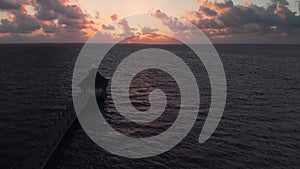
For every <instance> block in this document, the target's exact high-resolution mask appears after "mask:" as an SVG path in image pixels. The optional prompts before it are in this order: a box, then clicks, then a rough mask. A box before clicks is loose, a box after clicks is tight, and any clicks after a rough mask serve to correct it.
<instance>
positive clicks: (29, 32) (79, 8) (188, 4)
mask: <svg viewBox="0 0 300 169" xmlns="http://www.w3.org/2000/svg"><path fill="white" fill-rule="evenodd" d="M297 10H298V9H297V5H296V0H290V1H287V0H266V1H258V0H247V1H244V0H235V1H232V0H219V1H210V0H187V1H184V2H183V1H182V0H163V1H159V0H151V1H149V0H145V1H140V0H127V1H119V0H111V1H109V2H108V1H104V0H11V1H8V0H0V19H1V22H0V43H68V42H70V43H82V42H85V41H86V40H87V39H88V38H89V37H91V36H93V35H94V34H95V33H96V32H97V31H98V30H102V31H103V32H104V35H105V38H106V39H105V42H109V38H121V39H122V37H123V38H124V37H127V36H128V35H136V37H141V38H142V39H143V41H142V42H143V43H146V42H147V40H146V39H149V37H150V36H149V35H142V34H143V32H144V31H146V30H147V31H150V32H153V33H155V32H156V31H158V30H160V29H169V30H170V31H173V32H174V31H177V32H179V31H180V30H181V29H183V28H181V26H182V25H181V23H180V22H178V21H177V20H176V18H175V17H173V16H178V17H179V18H181V19H183V20H185V21H186V22H189V23H193V24H194V25H196V26H197V27H198V28H199V29H200V30H202V31H203V32H204V33H205V34H206V35H207V36H208V37H209V39H210V40H211V41H212V42H213V43H293V44H299V43H300V40H299V39H300V16H299V14H298V13H297V12H298V11H297ZM140 13H149V15H151V16H152V17H155V18H156V19H157V21H153V22H151V23H149V22H148V21H147V20H143V19H137V20H130V21H127V20H126V19H125V20H124V19H122V18H124V17H126V16H131V15H136V14H140ZM114 22H118V23H117V24H116V25H114V26H112V25H111V24H112V23H114ZM161 25H163V26H161ZM125 35H126V36H125ZM168 36H170V35H168ZM152 38H153V37H152ZM160 38H162V37H160ZM158 40H159V39H158ZM149 43H150V42H149ZM164 43H167V41H165V42H164ZM170 43H171V42H170Z"/></svg>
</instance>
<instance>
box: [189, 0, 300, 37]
mask: <svg viewBox="0 0 300 169" xmlns="http://www.w3.org/2000/svg"><path fill="white" fill-rule="evenodd" d="M198 4H199V5H200V7H199V10H198V11H192V12H191V11H190V12H189V15H191V16H193V17H191V18H192V19H191V18H190V19H189V21H191V22H192V23H193V24H195V25H196V26H198V27H199V28H200V29H202V30H203V31H204V32H205V33H206V34H207V35H208V36H210V37H214V36H216V37H217V36H219V37H222V38H224V37H225V38H226V37H229V36H235V35H237V36H240V37H241V36H243V35H245V36H247V37H248V38H251V37H254V36H267V35H272V36H276V37H278V36H283V35H285V36H286V35H290V34H291V32H292V31H294V30H295V29H296V30H299V29H300V16H297V15H296V13H295V12H292V11H291V10H290V9H289V8H288V5H289V3H288V1H287V0H271V1H270V3H269V5H268V6H267V7H260V6H257V5H255V4H249V3H246V4H245V5H235V4H234V3H233V1H232V0H224V1H221V2H220V1H218V2H212V1H207V0H198ZM186 18H188V17H186ZM250 35H251V36H250ZM268 37H269V36H268Z"/></svg>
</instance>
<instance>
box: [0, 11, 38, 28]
mask: <svg viewBox="0 0 300 169" xmlns="http://www.w3.org/2000/svg"><path fill="white" fill-rule="evenodd" d="M25 6H26V5H23V6H22V7H21V8H20V9H19V10H13V11H11V12H10V14H11V15H12V16H13V18H12V20H8V19H2V20H1V25H0V32H1V33H22V34H29V33H32V32H34V31H36V30H38V29H40V28H41V26H40V24H39V22H38V21H37V20H36V19H35V17H33V16H30V15H28V14H27V12H26V10H25Z"/></svg>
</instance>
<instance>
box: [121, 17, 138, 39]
mask: <svg viewBox="0 0 300 169" xmlns="http://www.w3.org/2000/svg"><path fill="white" fill-rule="evenodd" d="M118 25H119V27H120V28H121V29H122V30H123V33H122V34H121V36H124V37H129V36H132V35H134V32H133V31H134V30H136V29H134V28H131V27H130V26H129V24H128V21H127V20H126V19H122V20H120V22H119V23H118Z"/></svg>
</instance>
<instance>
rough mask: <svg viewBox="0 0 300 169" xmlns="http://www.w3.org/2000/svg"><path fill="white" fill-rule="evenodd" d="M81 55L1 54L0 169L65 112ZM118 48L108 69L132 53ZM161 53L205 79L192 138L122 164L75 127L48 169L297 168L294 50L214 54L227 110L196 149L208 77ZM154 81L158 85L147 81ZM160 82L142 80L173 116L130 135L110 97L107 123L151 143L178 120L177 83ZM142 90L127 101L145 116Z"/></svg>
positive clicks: (298, 95) (32, 48)
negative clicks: (163, 97)
mask: <svg viewBox="0 0 300 169" xmlns="http://www.w3.org/2000/svg"><path fill="white" fill-rule="evenodd" d="M82 46H83V44H1V45H0V110H1V111H0V168H1V169H10V168H12V167H13V166H14V165H15V164H16V163H17V162H18V161H20V160H22V159H23V158H24V156H25V154H26V152H27V151H29V150H30V149H32V148H33V147H35V146H37V145H38V144H39V141H40V140H41V138H42V137H43V135H47V133H48V132H49V128H51V126H52V125H53V124H54V122H55V121H56V122H57V120H58V117H59V116H60V114H61V113H62V112H64V111H65V110H66V106H67V105H70V104H71V102H72V74H73V69H74V64H75V62H76V59H77V57H78V54H79V52H80V50H81V48H82ZM156 47H157V46H156ZM121 48H122V49H121V50H117V51H119V52H120V53H118V54H115V55H113V56H114V57H115V58H112V60H111V61H115V60H118V58H119V57H120V56H123V55H125V54H127V53H130V51H131V50H132V49H135V48H138V45H124V46H121ZM164 48H168V49H170V50H172V51H173V52H174V53H176V54H178V55H182V56H185V59H184V60H185V61H186V62H188V63H190V67H191V68H192V69H194V70H195V72H194V74H196V76H197V75H199V77H201V78H202V79H201V83H200V84H201V85H200V93H201V106H200V111H199V115H198V118H197V121H196V123H195V125H194V127H193V129H192V130H191V131H190V133H189V134H188V136H187V137H186V138H185V139H184V140H183V141H182V142H181V143H180V144H178V145H177V146H175V147H174V148H172V149H171V150H170V151H168V152H166V153H163V154H160V155H158V156H155V157H149V158H143V159H128V158H124V157H119V156H117V155H113V154H110V153H109V152H107V151H105V150H104V149H102V148H100V147H98V146H97V145H96V144H95V143H93V142H92V141H91V139H90V138H89V137H88V136H87V135H86V134H85V132H84V131H83V130H82V128H81V126H80V124H79V123H78V121H75V122H74V124H73V125H72V126H71V128H70V129H69V131H68V132H67V134H66V135H65V136H64V138H63V139H62V141H61V142H60V144H59V145H58V147H57V148H56V149H55V151H54V153H53V154H52V156H51V158H50V159H49V161H48V162H47V164H46V166H45V168H46V169H98V168H113V169H119V168H121V169H129V168H130V169H140V168H143V169H154V168H155V169H156V168H160V169H167V168H171V169H185V168H186V169H202V168H203V169H206V168H222V169H223V168H230V169H232V168H248V169H257V168H268V169H269V168H272V169H275V168H295V169H298V168H300V46H297V45H246V44H245V45H215V48H216V50H217V52H218V53H219V55H220V58H221V60H222V62H223V66H224V69H225V73H226V78H227V87H228V89H227V90H228V91H227V102H226V107H225V111H224V114H223V117H222V120H221V122H220V124H219V126H218V128H217V129H216V131H215V133H214V134H213V135H212V137H211V138H210V139H209V140H208V141H207V142H205V143H203V144H199V143H198V137H199V133H200V131H201V129H202V127H203V124H204V121H205V118H206V115H207V113H208V110H209V106H210V105H209V103H210V92H211V91H210V86H209V82H208V81H209V80H208V77H207V74H206V73H205V71H204V70H205V69H203V66H202V67H201V65H197V64H194V63H195V61H194V60H192V59H191V58H192V57H189V55H188V54H187V53H184V50H182V49H181V48H180V46H176V45H166V46H164ZM112 63H113V62H112ZM112 63H110V64H112ZM114 66H116V65H114ZM197 67H199V70H198V69H197ZM107 73H110V72H107ZM153 74H154V75H155V76H156V77H155V78H153V77H151V75H153ZM165 76H167V75H165V74H164V73H163V72H155V71H152V72H151V71H148V72H143V73H142V74H141V76H140V80H142V81H145V80H147V81H149V82H159V84H158V85H159V86H160V87H163V88H165V90H166V91H167V92H168V93H170V94H169V96H170V105H173V106H170V107H169V112H170V113H169V114H168V113H167V115H165V117H166V118H165V119H161V121H157V123H153V124H151V125H148V126H136V125H135V124H132V122H130V121H126V120H124V119H122V118H121V117H120V116H118V114H117V113H116V112H115V109H114V108H113V106H112V105H113V101H112V99H111V95H110V94H109V92H108V96H107V101H106V103H105V105H106V113H105V114H104V116H105V117H106V119H107V120H108V121H110V124H111V126H113V127H114V128H115V129H116V130H118V131H119V132H121V133H122V134H125V135H128V136H131V137H148V136H152V135H156V134H159V133H160V132H163V131H164V130H166V129H167V128H168V127H170V126H171V124H172V122H173V121H174V118H176V116H174V114H172V112H176V111H177V109H178V107H176V103H178V99H176V97H177V96H178V95H177V94H176V92H178V91H177V90H176V88H173V87H172V84H173V82H174V81H172V79H171V80H170V79H166V78H165ZM143 78H147V79H143ZM109 80H110V79H109ZM138 82H139V80H136V81H134V82H133V83H132V86H131V87H132V92H131V95H130V96H131V99H132V100H133V104H134V106H135V107H136V108H137V109H139V110H145V109H147V108H149V106H150V105H149V104H148V103H147V99H145V98H144V97H145V96H147V95H149V90H148V89H144V88H143V87H145V86H142V87H141V86H140V85H139V83H138ZM169 85H171V86H169ZM146 87H147V86H146ZM148 87H153V86H151V85H150V86H148ZM141 99H142V101H139V100H141ZM168 101H169V100H168ZM174 105H175V106H174Z"/></svg>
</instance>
